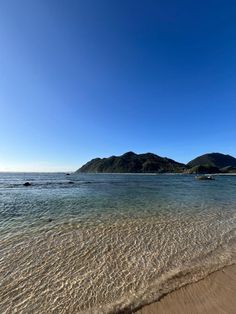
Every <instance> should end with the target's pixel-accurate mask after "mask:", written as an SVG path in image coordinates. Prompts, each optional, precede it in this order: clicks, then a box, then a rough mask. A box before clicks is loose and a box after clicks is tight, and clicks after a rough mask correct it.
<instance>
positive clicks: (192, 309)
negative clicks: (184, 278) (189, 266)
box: [133, 264, 236, 314]
mask: <svg viewBox="0 0 236 314" xmlns="http://www.w3.org/2000/svg"><path fill="white" fill-rule="evenodd" d="M235 295H236V264H233V265H230V266H225V267H224V268H222V269H220V270H217V271H215V272H213V273H211V274H209V275H208V276H207V277H205V278H203V279H201V280H199V281H198V282H195V283H191V284H188V285H186V286H183V287H181V288H179V289H177V290H175V291H172V292H170V293H168V294H167V295H165V296H164V297H162V298H161V299H160V300H159V301H156V302H153V303H151V304H149V305H145V306H143V307H142V308H141V309H139V310H137V311H135V312H133V313H136V314H157V313H158V314H189V313H191V314H200V313H204V314H211V313H216V314H222V313H225V314H226V313H227V314H234V313H235V309H236V298H235Z"/></svg>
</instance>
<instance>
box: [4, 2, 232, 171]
mask: <svg viewBox="0 0 236 314" xmlns="http://www.w3.org/2000/svg"><path fill="white" fill-rule="evenodd" d="M235 34H236V2H235V1H227V0H225V1H217V0H215V1H209V0H205V1H201V0H200V1H189V0H186V1H182V0H178V1H177V0H176V1H170V0H165V1H164V0H162V1H151V0H145V1H139V0H132V1H131V0H119V1H110V0H96V1H95V0H93V1H91V0H86V1H80V0H75V1H74V0H63V1H62V0H51V1H48V0H47V1H46V0H40V1H39V0H34V1H31V0H21V1H18V0H5V1H1V2H0V171H1V170H12V171H15V170H19V171H32V170H34V171H37V170H38V171H42V170H45V171H60V170H65V171H67V170H75V169H77V168H78V167H79V166H80V165H81V164H83V163H84V162H86V161H88V160H89V159H91V158H94V157H97V156H100V157H102V156H109V155H114V154H115V155H119V154H122V153H124V152H126V151H129V150H132V151H135V152H137V153H141V152H148V151H150V152H154V153H156V154H158V155H160V156H168V157H170V158H173V159H175V160H177V161H181V162H187V161H189V160H191V159H192V158H194V157H196V156H197V155H199V154H202V153H206V152H213V151H219V152H223V153H229V154H232V155H233V156H236V145H235V142H236V141H235V140H236V127H235V126H236V88H235V83H236V35H235Z"/></svg>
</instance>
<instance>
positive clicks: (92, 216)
mask: <svg viewBox="0 0 236 314" xmlns="http://www.w3.org/2000/svg"><path fill="white" fill-rule="evenodd" d="M25 181H30V182H31V183H32V186H30V187H24V186H23V183H24V182H25ZM69 181H72V182H73V183H69ZM235 226H236V176H218V177H216V180H215V181H198V180H195V179H194V177H193V176H190V175H153V176H152V175H107V174H105V175H101V174H99V175H89V174H87V175H82V174H81V175H70V176H66V175H65V174H6V173H5V174H0V312H1V313H14V312H15V313H80V312H81V313H89V312H91V313H113V312H118V311H120V310H124V309H126V310H127V309H128V310H132V309H135V308H136V307H138V306H140V305H141V304H144V303H146V302H150V301H153V300H156V299H158V298H159V297H160V296H161V295H163V294H164V293H167V292H169V291H171V290H173V289H176V288H177V287H179V286H181V285H183V284H186V283H188V282H192V281H196V280H198V279H200V278H202V277H204V276H206V275H207V274H208V273H210V272H212V271H214V270H216V269H218V268H220V267H222V266H224V265H227V264H230V263H232V262H234V261H235V260H234V257H235V255H234V254H235Z"/></svg>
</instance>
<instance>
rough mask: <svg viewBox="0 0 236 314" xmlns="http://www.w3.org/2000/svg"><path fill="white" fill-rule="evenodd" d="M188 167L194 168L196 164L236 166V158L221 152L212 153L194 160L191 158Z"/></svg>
mask: <svg viewBox="0 0 236 314" xmlns="http://www.w3.org/2000/svg"><path fill="white" fill-rule="evenodd" d="M187 166H188V167H190V168H192V167H195V166H208V167H217V168H218V169H220V168H225V167H229V166H231V167H236V158H234V157H232V156H230V155H224V154H220V153H210V154H205V155H201V156H199V157H197V158H195V159H193V160H191V161H190V162H189V163H188V164H187Z"/></svg>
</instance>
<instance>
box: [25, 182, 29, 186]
mask: <svg viewBox="0 0 236 314" xmlns="http://www.w3.org/2000/svg"><path fill="white" fill-rule="evenodd" d="M23 185H24V186H31V183H29V182H25V183H24V184H23Z"/></svg>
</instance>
